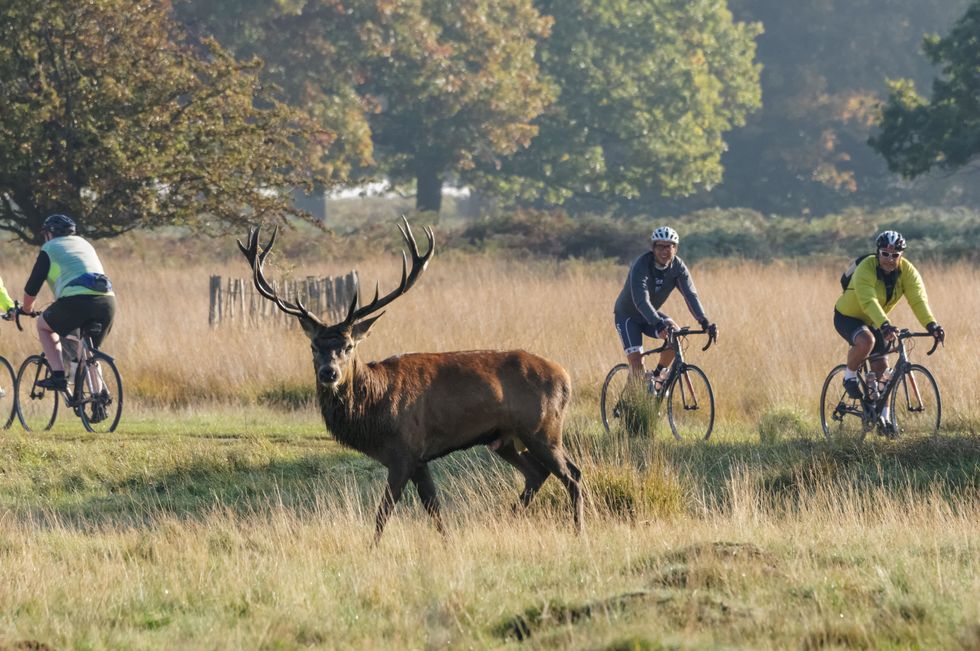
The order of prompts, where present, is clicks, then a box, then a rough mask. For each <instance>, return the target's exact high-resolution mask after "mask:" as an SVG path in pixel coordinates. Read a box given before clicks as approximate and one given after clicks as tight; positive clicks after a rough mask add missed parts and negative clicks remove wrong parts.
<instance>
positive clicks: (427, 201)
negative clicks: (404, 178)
mask: <svg viewBox="0 0 980 651" xmlns="http://www.w3.org/2000/svg"><path fill="white" fill-rule="evenodd" d="M415 209H416V210H418V211H419V212H425V211H431V212H434V213H436V214H439V211H440V210H441V209H442V176H441V175H440V174H439V172H438V171H437V170H435V169H431V168H425V169H421V170H419V171H418V172H417V173H416V175H415Z"/></svg>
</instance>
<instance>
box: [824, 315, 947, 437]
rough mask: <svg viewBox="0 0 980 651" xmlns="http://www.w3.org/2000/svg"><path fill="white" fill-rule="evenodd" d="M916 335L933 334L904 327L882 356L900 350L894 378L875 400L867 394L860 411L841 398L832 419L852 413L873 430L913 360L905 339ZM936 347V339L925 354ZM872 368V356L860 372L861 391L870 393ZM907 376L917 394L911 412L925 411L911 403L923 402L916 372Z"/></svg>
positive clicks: (838, 418) (891, 378)
mask: <svg viewBox="0 0 980 651" xmlns="http://www.w3.org/2000/svg"><path fill="white" fill-rule="evenodd" d="M914 337H932V334H930V333H928V332H911V331H910V330H908V329H903V330H901V332H899V334H898V336H897V337H896V338H895V343H894V344H892V345H891V346H890V347H889V349H888V350H886V351H885V353H884V355H882V357H885V356H887V355H893V354H896V353H897V354H898V361H897V362H896V363H895V366H894V367H893V370H892V374H891V377H889V378H888V380H886V381H885V383H884V385H883V386H882V388H881V390H880V391H879V392H878V397H877V398H875V399H874V400H871V399H868V398H867V397H865V398H863V399H862V400H861V410H860V411H859V410H857V409H855V408H853V407H850V406H849V405H848V404H847V403H846V401H844V400H842V401H840V402H839V403H838V405H837V407H835V408H834V411H833V414H832V418H833V419H834V420H841V419H843V418H844V416H845V415H847V414H853V415H855V416H860V417H861V420H862V425H863V427H864V429H865V430H866V431H867V430H870V429H872V428H873V427H874V426H875V423H876V422H877V420H878V417H879V416H881V412H882V409H883V408H884V406H885V405H887V404H888V403H889V400H890V398H891V394H892V391H894V390H895V389H896V386H897V385H898V381H899V379H900V378H901V377H902V376H903V375H905V374H906V371H908V370H909V368H910V367H911V366H912V363H911V362H910V361H909V358H908V351H907V350H906V348H905V340H906V339H911V338H914ZM937 346H939V341H938V340H936V342H935V343H934V344H933V346H932V349H930V350H929V352H928V353H926V354H927V355H932V354H933V353H934V352H936V347H937ZM870 370H871V360H870V358H868V359H865V360H864V362H862V364H861V372H860V373H858V381H859V382H860V383H861V393H863V394H864V395H865V396H867V395H868V393H869V392H868V389H869V387H868V382H867V374H868V373H869V372H870ZM906 378H907V382H908V384H909V385H911V388H912V391H913V392H914V393H915V401H914V402H913V401H911V400H909V401H908V408H909V410H910V411H921V410H922V409H921V407H920V408H915V407H913V406H912V405H913V404H920V405H921V404H922V396H921V394H920V392H919V387H918V385H917V384H916V380H915V375H914V374H911V373H909V374H908V375H907V376H906ZM875 382H878V379H875ZM906 399H908V396H906Z"/></svg>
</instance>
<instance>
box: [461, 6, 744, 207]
mask: <svg viewBox="0 0 980 651" xmlns="http://www.w3.org/2000/svg"><path fill="white" fill-rule="evenodd" d="M537 6H538V8H539V9H540V11H541V12H542V13H544V14H546V15H550V16H552V17H553V19H554V21H555V24H554V27H553V28H552V33H551V36H550V38H548V39H547V41H545V42H544V43H543V45H542V47H541V49H540V53H539V56H538V60H539V62H540V65H541V68H542V70H543V71H544V72H545V73H546V74H547V75H549V77H551V78H552V79H553V80H554V81H555V83H556V84H557V85H558V87H559V88H560V96H559V98H558V100H557V101H556V102H555V103H554V104H553V105H552V106H551V107H550V108H549V109H548V110H547V111H546V112H545V113H544V114H542V115H541V117H539V118H538V119H537V120H536V121H535V122H534V124H535V126H537V127H538V129H539V134H538V136H537V138H535V140H534V141H533V142H532V144H531V146H530V147H529V148H527V149H526V150H523V151H519V152H517V153H516V154H515V155H514V156H513V157H512V158H511V159H509V160H502V161H499V162H498V164H497V165H496V166H495V167H486V166H484V167H481V168H480V169H479V170H478V173H476V174H472V175H469V176H467V178H468V179H470V180H471V181H473V182H474V183H475V184H477V185H480V186H482V187H484V188H488V189H490V190H491V191H492V192H494V193H497V194H500V195H507V194H515V195H518V196H522V197H524V198H532V199H541V200H544V201H547V202H554V203H560V202H563V201H565V200H567V199H569V198H573V197H575V198H585V199H599V200H603V201H615V200H621V199H630V198H636V197H638V196H640V195H641V193H653V194H657V195H686V194H690V193H692V192H694V191H696V190H698V189H700V188H705V187H710V186H712V185H713V184H716V183H718V182H719V181H720V180H721V177H722V166H721V162H720V157H721V154H722V152H723V151H724V149H725V142H724V135H725V133H726V132H727V131H729V130H730V129H732V128H734V127H735V126H738V125H740V124H743V122H744V120H745V116H746V115H747V114H748V113H749V112H750V111H751V110H753V109H755V108H757V107H758V106H759V103H760V95H759V66H758V65H757V64H756V63H754V61H753V55H754V51H755V44H754V38H755V37H756V36H757V35H758V34H759V33H760V28H759V26H758V25H755V24H745V23H736V22H734V21H733V19H732V15H731V13H730V12H729V11H728V9H727V6H726V3H725V1H724V0H694V1H690V0H614V1H610V0H564V1H562V2H557V1H555V0H538V2H537Z"/></svg>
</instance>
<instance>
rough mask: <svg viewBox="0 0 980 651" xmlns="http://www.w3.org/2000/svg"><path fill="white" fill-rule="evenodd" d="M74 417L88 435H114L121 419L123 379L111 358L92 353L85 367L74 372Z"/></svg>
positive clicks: (80, 366)
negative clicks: (79, 420) (110, 433)
mask: <svg viewBox="0 0 980 651" xmlns="http://www.w3.org/2000/svg"><path fill="white" fill-rule="evenodd" d="M75 399H76V401H77V404H78V406H77V407H76V408H75V413H77V414H78V417H79V418H81V419H82V425H84V426H85V429H87V430H88V431H90V432H96V433H99V434H104V433H107V432H114V431H116V426H117V425H118V424H119V419H120V417H122V408H123V386H122V376H121V375H119V370H118V369H117V368H116V364H115V363H114V362H113V361H112V358H111V357H109V356H108V355H106V354H105V353H100V352H95V353H92V358H91V359H90V360H89V361H88V362H87V363H79V365H78V368H77V369H76V370H75Z"/></svg>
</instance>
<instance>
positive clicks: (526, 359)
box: [239, 221, 582, 539]
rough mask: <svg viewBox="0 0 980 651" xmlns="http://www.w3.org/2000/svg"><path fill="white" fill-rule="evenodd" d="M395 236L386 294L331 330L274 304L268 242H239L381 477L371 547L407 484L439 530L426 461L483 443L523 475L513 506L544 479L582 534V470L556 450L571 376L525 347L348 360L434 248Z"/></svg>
mask: <svg viewBox="0 0 980 651" xmlns="http://www.w3.org/2000/svg"><path fill="white" fill-rule="evenodd" d="M402 234H403V236H404V238H405V240H406V242H407V243H408V245H409V247H410V249H411V251H412V271H411V273H410V274H407V275H406V270H405V268H404V267H403V272H402V282H401V284H400V286H399V287H398V288H396V289H395V290H394V291H393V292H391V293H390V294H388V295H386V296H385V297H383V298H381V299H379V298H378V295H377V293H375V298H374V300H373V301H372V302H371V303H370V304H368V305H367V306H364V307H361V308H357V307H356V303H357V301H356V299H355V301H354V303H352V304H351V307H350V310H349V312H348V316H347V318H346V319H345V320H344V321H343V322H341V323H338V324H336V325H327V324H324V323H322V322H321V321H320V320H319V319H318V318H316V317H315V316H314V315H312V314H310V313H309V312H308V311H307V310H306V308H305V307H303V305H302V303H296V304H293V303H289V302H287V301H283V300H282V299H281V298H279V297H278V296H277V295H276V294H275V292H274V291H273V290H272V289H271V286H270V285H269V283H268V282H267V281H266V280H265V277H264V275H263V274H262V262H263V260H264V258H265V256H266V255H267V254H268V252H269V250H270V249H271V247H272V244H273V242H274V241H275V235H273V237H272V239H271V240H270V242H269V244H268V245H266V246H265V247H264V249H263V250H262V251H261V252H259V251H258V230H257V229H253V230H252V231H251V232H250V233H249V244H248V246H246V245H242V244H241V243H239V245H240V246H241V248H242V252H243V253H244V255H245V257H246V258H247V259H248V260H249V263H250V264H251V265H252V269H253V281H254V282H255V285H256V287H257V288H258V289H259V292H260V293H262V295H263V296H265V297H266V298H268V299H269V300H272V301H274V302H275V303H276V304H277V305H278V306H279V308H280V309H282V310H283V311H285V312H287V313H289V314H292V315H294V316H296V317H297V318H299V320H300V323H301V324H302V326H303V329H304V331H305V332H306V334H307V336H308V337H309V338H310V341H311V343H312V344H313V364H314V369H315V372H316V377H317V397H318V401H319V405H320V411H321V413H322V415H323V419H324V422H325V423H326V425H327V427H328V428H329V429H330V431H331V432H332V433H333V434H334V436H335V437H336V438H337V440H338V441H339V442H340V443H342V444H344V445H347V446H349V447H351V448H354V449H355V450H358V451H360V452H363V453H364V454H366V455H368V456H369V457H371V458H373V459H375V460H377V461H378V462H379V463H381V464H382V465H384V466H385V467H386V468H387V469H388V482H387V486H386V488H385V492H384V495H383V496H382V499H381V504H380V505H379V506H378V513H377V518H376V529H375V532H376V534H375V535H376V539H377V538H378V537H380V535H381V532H382V531H383V530H384V526H385V523H386V522H387V519H388V516H389V514H390V512H391V510H392V508H393V507H394V505H395V504H396V503H397V502H398V500H399V499H400V497H401V494H402V491H403V490H404V488H405V486H406V485H407V483H408V482H409V481H412V482H413V483H414V484H415V486H416V488H417V489H418V492H419V497H420V498H421V500H422V503H423V505H424V506H425V508H426V510H427V511H428V512H429V513H430V515H432V517H433V518H434V520H435V522H436V526H437V527H438V528H439V529H440V531H441V530H442V522H441V519H440V515H439V501H438V497H437V494H436V488H435V484H434V483H433V481H432V476H431V474H430V473H429V468H428V465H427V464H428V462H429V461H432V460H433V459H438V458H440V457H443V456H445V455H447V454H449V453H451V452H454V451H456V450H463V449H466V448H470V447H473V446H475V445H487V446H489V447H490V449H491V450H493V451H494V452H495V453H496V454H498V455H499V456H500V457H501V458H503V459H504V460H506V461H507V462H508V463H510V464H511V465H513V466H514V467H515V468H517V469H518V470H519V471H520V472H521V473H522V474H523V475H524V478H525V485H524V490H523V492H522V493H521V496H520V502H521V503H522V504H523V505H524V506H526V505H527V504H528V503H530V501H531V499H532V498H533V497H534V494H535V493H536V492H537V491H538V489H539V488H540V487H541V485H542V484H543V483H544V481H545V480H546V479H547V478H548V476H549V475H552V474H553V475H555V476H556V477H558V478H559V479H560V480H561V481H562V483H563V484H564V485H565V487H566V489H567V491H568V494H569V497H570V499H571V502H572V509H573V519H574V523H575V526H576V528H577V529H581V523H582V504H581V498H580V487H579V480H580V477H581V473H580V472H579V470H578V468H576V467H575V465H574V464H573V463H572V462H571V460H570V459H569V458H568V455H567V453H566V451H565V448H564V446H563V443H562V425H563V421H564V418H565V413H566V411H567V409H568V404H569V400H570V398H571V380H570V379H569V377H568V373H567V372H566V371H565V370H564V369H563V368H562V367H561V366H559V365H558V364H556V363H554V362H552V361H549V360H547V359H544V358H543V357H539V356H537V355H534V354H532V353H528V352H525V351H523V350H511V351H490V350H476V351H462V352H451V353H413V354H407V355H398V356H395V357H390V358H388V359H385V360H382V361H379V362H370V363H365V362H363V361H361V360H360V359H359V358H358V356H357V353H356V347H357V344H358V343H359V342H360V341H362V340H363V339H364V337H366V336H367V334H368V331H369V330H370V328H371V326H372V325H373V324H374V322H375V321H376V320H377V319H378V318H379V317H380V314H378V315H377V316H370V315H372V314H374V313H376V312H377V311H378V310H379V309H380V308H381V307H383V306H385V305H387V304H389V303H390V302H391V301H393V300H394V299H396V298H398V297H399V296H401V295H402V294H404V293H405V292H407V291H408V290H409V289H410V288H411V287H412V285H413V284H414V283H415V281H416V280H417V279H418V277H419V276H420V275H421V273H422V271H424V269H425V266H426V264H427V263H428V260H429V259H430V258H431V257H432V254H433V252H434V238H433V237H432V233H431V231H428V230H427V231H426V234H427V235H428V236H429V250H428V251H427V253H426V254H425V255H424V256H423V255H420V254H419V252H418V248H417V246H416V244H415V240H414V238H413V237H412V233H411V230H410V228H409V227H408V222H407V221H406V222H405V227H404V229H402Z"/></svg>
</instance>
